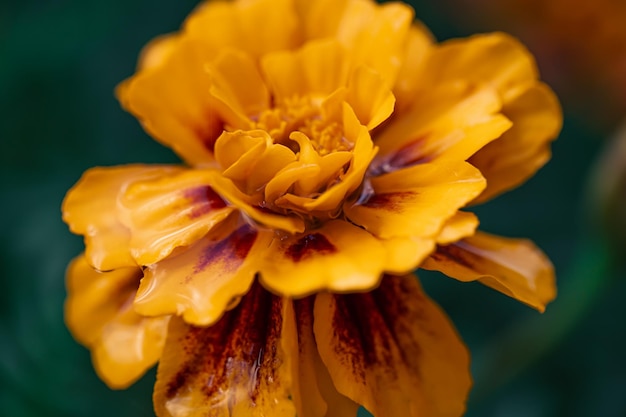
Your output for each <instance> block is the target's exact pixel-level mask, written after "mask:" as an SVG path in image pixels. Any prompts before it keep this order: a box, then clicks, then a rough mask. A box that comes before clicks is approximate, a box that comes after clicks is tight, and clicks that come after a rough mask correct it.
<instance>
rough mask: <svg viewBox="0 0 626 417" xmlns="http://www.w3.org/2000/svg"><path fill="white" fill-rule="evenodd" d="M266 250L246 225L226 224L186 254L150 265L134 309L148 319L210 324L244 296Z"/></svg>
mask: <svg viewBox="0 0 626 417" xmlns="http://www.w3.org/2000/svg"><path fill="white" fill-rule="evenodd" d="M261 237H265V235H261ZM268 245H269V242H268V241H267V240H263V239H261V238H259V234H258V233H257V232H256V231H255V230H254V229H253V228H252V227H251V226H249V225H240V226H239V227H236V226H231V225H226V224H225V225H224V226H223V227H220V229H219V230H216V231H215V232H214V233H211V234H209V235H208V236H206V237H205V238H204V239H201V240H199V241H198V242H196V243H195V244H194V245H192V246H190V247H188V248H185V250H184V251H181V252H180V253H178V254H174V255H172V256H170V257H168V258H166V259H164V260H162V261H160V262H158V263H156V264H154V265H149V266H148V267H147V268H146V269H145V270H144V274H145V276H144V278H143V279H142V280H141V285H140V286H139V290H138V291H137V297H136V298H135V310H136V311H137V312H139V313H140V314H144V315H148V316H154V315H161V314H177V315H182V316H183V319H184V320H185V321H186V322H187V323H190V324H194V325H197V326H206V325H210V324H212V323H214V322H215V321H217V320H218V319H219V318H220V317H221V316H222V314H224V312H226V310H229V309H231V308H233V307H234V306H235V305H237V303H238V302H239V299H240V298H241V296H242V295H243V294H245V293H246V292H247V291H248V289H249V288H250V285H252V282H253V280H254V275H255V273H256V271H257V266H256V263H257V262H258V259H259V258H260V257H262V256H263V253H264V248H266V247H267V246H268Z"/></svg>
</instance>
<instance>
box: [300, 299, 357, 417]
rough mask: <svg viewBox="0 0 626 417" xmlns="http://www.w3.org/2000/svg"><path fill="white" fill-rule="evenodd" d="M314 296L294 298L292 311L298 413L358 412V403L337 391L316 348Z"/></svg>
mask: <svg viewBox="0 0 626 417" xmlns="http://www.w3.org/2000/svg"><path fill="white" fill-rule="evenodd" d="M314 300H315V296H311V297H306V298H303V299H301V300H294V301H293V302H292V303H293V308H292V309H290V311H289V314H294V315H295V316H294V317H295V324H296V329H295V333H296V334H297V336H298V337H297V345H296V346H293V348H292V352H291V353H290V355H291V356H292V357H293V358H294V361H293V365H294V366H293V371H294V378H293V387H292V396H293V398H294V402H295V404H296V410H297V416H298V417H346V416H355V415H356V413H357V410H358V408H359V405H358V404H357V403H355V402H354V401H352V400H351V399H349V398H348V397H346V396H344V395H342V394H340V393H339V392H337V389H336V388H335V385H334V384H333V381H332V380H331V379H330V374H329V373H328V370H327V369H326V366H325V365H324V363H323V362H322V359H321V358H320V355H319V353H318V351H317V344H316V342H315V336H314V334H313V303H314Z"/></svg>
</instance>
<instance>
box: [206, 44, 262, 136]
mask: <svg viewBox="0 0 626 417" xmlns="http://www.w3.org/2000/svg"><path fill="white" fill-rule="evenodd" d="M205 69H206V71H207V72H208V73H209V74H210V76H211V90H210V91H211V95H212V96H213V97H214V98H215V103H214V106H215V111H217V112H218V113H219V114H220V116H221V119H222V120H224V121H225V122H226V123H227V124H228V125H229V128H230V129H236V128H239V129H245V128H248V127H249V126H250V125H251V122H250V118H251V117H253V116H256V115H258V114H259V113H261V112H262V111H263V110H266V109H267V108H268V107H269V101H270V97H269V92H268V90H267V87H265V82H264V81H263V79H262V78H261V74H260V73H259V70H258V68H257V64H256V62H255V61H254V60H253V59H252V58H250V57H249V56H248V55H246V54H245V53H243V52H241V51H236V50H229V49H227V50H225V51H222V52H221V53H220V54H219V55H218V56H217V57H216V58H215V59H214V60H213V61H212V62H211V63H209V64H207V65H206V66H205Z"/></svg>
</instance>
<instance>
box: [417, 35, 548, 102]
mask: <svg viewBox="0 0 626 417" xmlns="http://www.w3.org/2000/svg"><path fill="white" fill-rule="evenodd" d="M537 77H538V71H537V66H536V64H535V60H534V59H533V57H532V55H531V54H530V52H529V51H528V50H527V49H526V48H525V47H524V45H522V44H521V43H520V42H519V41H518V40H517V39H515V38H514V37H512V36H510V35H507V34H505V33H490V34H484V35H475V36H471V37H469V38H465V39H453V40H450V41H447V42H444V43H442V44H441V45H440V46H438V47H437V48H436V49H435V50H434V51H433V53H432V55H431V56H430V57H429V60H428V64H427V66H426V68H425V69H424V71H423V72H422V73H421V74H420V77H419V80H420V84H421V85H423V86H430V85H441V84H445V83H448V82H454V81H456V80H465V81H470V82H471V83H474V84H489V85H491V86H493V87H494V88H495V89H496V90H497V91H498V94H499V96H500V97H502V101H503V102H508V101H510V100H512V99H513V98H515V97H516V96H517V95H518V94H520V93H522V92H523V91H524V90H525V89H526V88H528V87H529V86H530V85H531V84H532V83H534V82H535V80H536V79H537Z"/></svg>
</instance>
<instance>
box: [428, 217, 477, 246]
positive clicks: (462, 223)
mask: <svg viewBox="0 0 626 417" xmlns="http://www.w3.org/2000/svg"><path fill="white" fill-rule="evenodd" d="M478 223H479V222H478V217H476V215H475V214H474V213H470V212H467V211H457V212H456V214H455V215H454V216H452V217H450V218H449V219H448V220H447V221H446V223H445V224H444V225H443V228H442V229H441V231H440V232H439V236H437V243H438V244H439V245H446V244H448V243H452V242H456V241H457V240H461V239H463V238H464V237H468V236H471V235H473V234H474V233H475V232H476V228H477V227H478Z"/></svg>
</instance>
